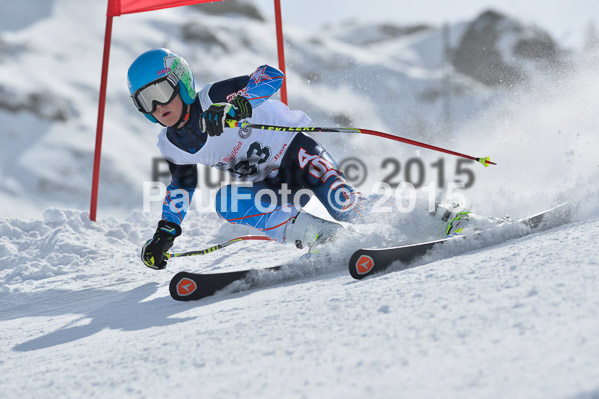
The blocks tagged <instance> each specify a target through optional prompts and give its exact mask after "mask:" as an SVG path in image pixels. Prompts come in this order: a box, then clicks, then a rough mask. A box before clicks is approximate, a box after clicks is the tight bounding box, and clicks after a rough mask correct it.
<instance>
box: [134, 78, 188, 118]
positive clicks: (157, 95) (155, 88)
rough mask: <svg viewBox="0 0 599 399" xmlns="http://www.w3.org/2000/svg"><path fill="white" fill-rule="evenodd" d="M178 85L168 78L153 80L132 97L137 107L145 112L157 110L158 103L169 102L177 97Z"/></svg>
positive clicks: (149, 112)
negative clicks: (174, 84)
mask: <svg viewBox="0 0 599 399" xmlns="http://www.w3.org/2000/svg"><path fill="white" fill-rule="evenodd" d="M176 94H177V87H176V86H173V84H172V83H171V82H170V81H169V80H168V79H163V80H160V81H157V82H152V83H150V84H149V85H147V86H145V87H142V88H141V89H139V90H138V91H137V92H135V93H134V94H133V95H132V96H131V97H132V98H133V102H134V103H135V106H136V107H137V109H138V110H139V111H141V112H143V113H145V114H151V113H153V112H154V111H156V105H157V104H161V105H164V104H168V103H169V102H171V101H172V99H173V98H175V95H176Z"/></svg>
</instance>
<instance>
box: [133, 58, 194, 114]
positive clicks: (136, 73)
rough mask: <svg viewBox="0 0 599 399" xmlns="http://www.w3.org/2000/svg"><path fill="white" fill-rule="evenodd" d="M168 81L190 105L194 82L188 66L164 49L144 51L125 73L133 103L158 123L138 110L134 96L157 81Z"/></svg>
mask: <svg viewBox="0 0 599 399" xmlns="http://www.w3.org/2000/svg"><path fill="white" fill-rule="evenodd" d="M164 79H168V80H169V81H171V82H172V83H173V84H176V85H178V86H179V94H180V96H181V99H182V100H183V102H184V103H185V104H192V103H193V102H194V101H195V98H196V91H195V82H194V79H193V74H192V73H191V69H189V64H187V61H185V59H184V58H183V57H181V56H178V55H177V54H175V53H173V52H172V51H170V50H168V49H165V48H158V49H153V50H149V51H146V52H145V53H142V54H141V55H140V56H139V57H137V58H136V59H135V61H133V63H132V64H131V66H130V67H129V71H128V72H127V85H128V86H129V93H130V94H131V98H133V102H134V103H135V105H136V106H137V108H138V110H140V112H143V114H144V116H145V117H146V118H148V119H149V120H150V121H152V122H154V123H158V121H157V120H156V118H154V116H152V114H151V113H146V112H144V111H142V110H141V109H140V106H139V104H138V101H137V99H136V94H137V92H138V91H140V90H141V89H143V88H145V87H147V86H148V85H150V84H151V83H152V82H155V81H157V80H164Z"/></svg>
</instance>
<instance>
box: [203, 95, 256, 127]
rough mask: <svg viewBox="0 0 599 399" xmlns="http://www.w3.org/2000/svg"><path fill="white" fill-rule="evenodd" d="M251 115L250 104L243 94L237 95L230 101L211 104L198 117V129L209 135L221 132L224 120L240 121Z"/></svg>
mask: <svg viewBox="0 0 599 399" xmlns="http://www.w3.org/2000/svg"><path fill="white" fill-rule="evenodd" d="M251 116H252V104H250V102H249V100H248V99H247V98H245V97H243V96H237V97H235V98H234V99H233V100H231V102H230V103H216V104H212V105H211V106H210V107H209V108H208V110H207V111H204V113H203V114H202V117H201V118H200V130H201V131H202V132H208V135H209V136H220V135H221V134H222V133H223V128H224V125H225V120H234V121H240V120H242V119H247V118H250V117H251Z"/></svg>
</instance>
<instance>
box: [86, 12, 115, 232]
mask: <svg viewBox="0 0 599 399" xmlns="http://www.w3.org/2000/svg"><path fill="white" fill-rule="evenodd" d="M111 36H112V17H111V16H106V32H105V34H104V56H103V61H102V79H101V81H100V100H99V106H98V124H97V127H96V149H95V151H94V172H93V176H92V195H91V204H90V207H89V218H90V219H91V220H92V221H93V222H95V221H96V211H97V209H98V184H99V183H100V158H101V155H102V130H103V129H104V108H105V106H106V83H107V81H108V58H109V57H110V38H111Z"/></svg>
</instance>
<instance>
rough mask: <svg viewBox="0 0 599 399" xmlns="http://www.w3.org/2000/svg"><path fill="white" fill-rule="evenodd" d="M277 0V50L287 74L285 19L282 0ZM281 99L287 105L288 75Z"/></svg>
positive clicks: (280, 66)
mask: <svg viewBox="0 0 599 399" xmlns="http://www.w3.org/2000/svg"><path fill="white" fill-rule="evenodd" d="M274 2H275V24H276V30H277V52H278V54H279V69H280V70H281V72H283V75H285V42H284V40H283V19H282V18H281V0H274ZM281 101H282V102H283V103H284V104H285V105H289V104H288V103H287V77H286V76H285V77H284V78H283V85H282V86H281Z"/></svg>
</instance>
